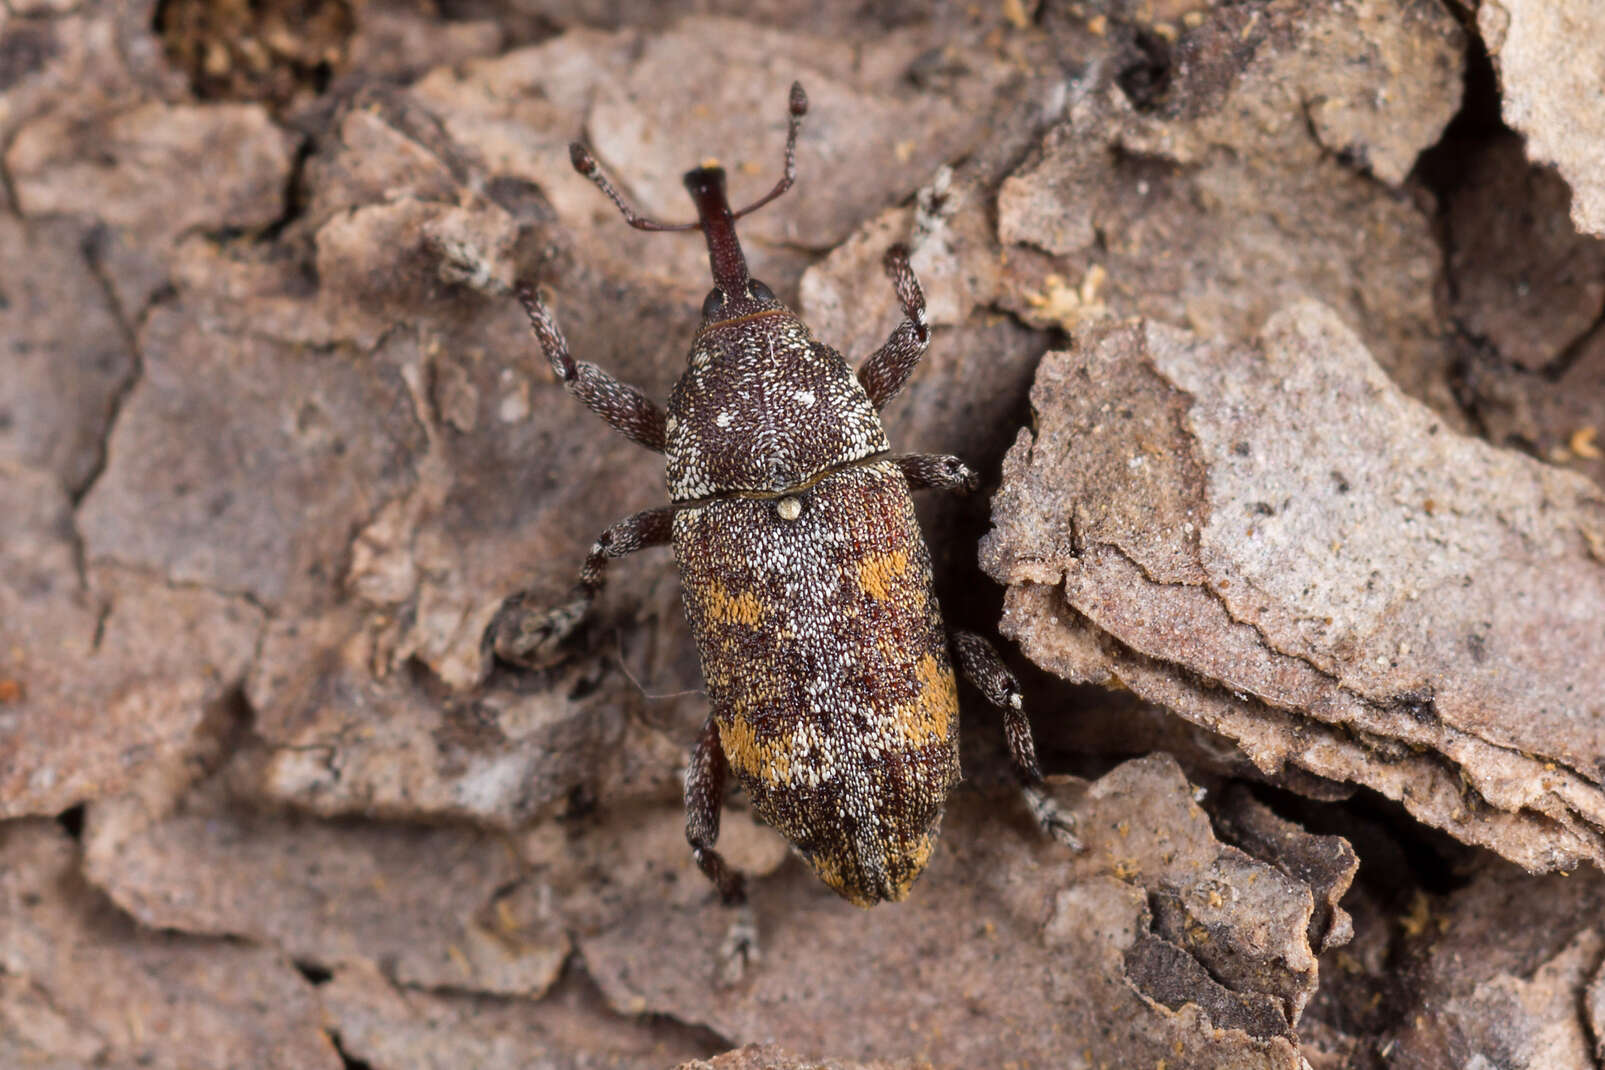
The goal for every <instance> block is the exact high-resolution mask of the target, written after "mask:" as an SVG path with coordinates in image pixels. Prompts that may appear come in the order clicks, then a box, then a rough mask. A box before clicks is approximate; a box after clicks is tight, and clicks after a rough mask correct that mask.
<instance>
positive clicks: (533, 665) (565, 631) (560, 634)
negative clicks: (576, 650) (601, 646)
mask: <svg viewBox="0 0 1605 1070" xmlns="http://www.w3.org/2000/svg"><path fill="white" fill-rule="evenodd" d="M588 608H589V603H588V602H587V601H586V600H585V599H583V598H577V599H574V600H573V601H571V602H567V603H565V604H563V605H561V606H558V607H556V608H555V609H547V610H541V609H535V608H533V607H531V606H530V604H529V598H528V596H527V595H525V594H524V593H522V592H520V593H519V594H515V595H512V596H511V597H509V598H508V599H507V600H506V601H505V602H503V603H502V605H501V608H500V609H498V610H497V611H496V615H495V616H494V617H492V618H491V622H490V625H489V626H488V627H487V628H486V629H485V638H486V640H487V645H489V647H490V649H491V650H492V651H494V652H495V654H496V656H497V657H498V658H500V659H501V660H502V661H505V662H508V663H509V664H512V665H518V666H521V667H523V668H526V669H540V668H545V667H546V666H548V665H551V664H552V663H553V662H555V661H557V660H558V649H557V648H558V647H559V645H561V644H562V642H563V640H564V639H567V638H568V637H569V636H570V635H572V634H573V633H574V629H575V628H577V627H578V626H579V623H580V621H581V620H583V619H584V618H585V611H586V610H587V609H588Z"/></svg>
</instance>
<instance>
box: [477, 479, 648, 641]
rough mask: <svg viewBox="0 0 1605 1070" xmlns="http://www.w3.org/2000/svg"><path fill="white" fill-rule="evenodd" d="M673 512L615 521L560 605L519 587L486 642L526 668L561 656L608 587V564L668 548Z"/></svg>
mask: <svg viewBox="0 0 1605 1070" xmlns="http://www.w3.org/2000/svg"><path fill="white" fill-rule="evenodd" d="M673 517H674V510H673V509H672V508H671V507H669V506H663V507H661V508H658V509H648V510H646V511H645V512H641V513H636V514H635V515H634V516H631V517H626V518H625V519H623V520H621V521H619V522H618V523H617V524H614V525H613V526H612V527H610V528H608V529H607V530H606V531H604V532H602V534H601V535H600V536H599V537H598V538H597V540H596V543H595V545H593V546H592V547H591V552H590V553H589V554H587V555H586V558H585V564H584V566H583V567H582V568H581V569H580V582H579V583H578V584H576V585H575V587H574V589H573V590H571V591H570V592H569V596H568V598H567V599H566V600H565V601H564V602H563V604H562V605H560V606H558V607H557V608H556V609H547V610H540V609H537V608H536V607H537V606H538V605H539V603H538V602H537V601H536V599H537V598H538V597H539V595H538V594H537V593H536V592H534V591H531V590H523V591H519V592H518V593H517V594H513V595H509V596H508V597H507V598H506V599H504V600H503V601H502V604H501V608H500V609H498V610H497V611H496V615H495V616H494V617H492V618H491V621H490V624H489V625H487V626H486V628H485V637H484V640H483V644H484V646H485V648H486V649H488V650H489V651H490V652H491V653H493V654H495V656H496V657H497V658H499V659H500V660H502V661H504V662H507V663H508V664H511V665H518V666H522V667H524V668H530V669H535V668H542V667H544V666H546V665H550V664H551V663H552V662H553V661H555V660H556V659H557V647H558V645H559V644H561V643H562V641H563V640H564V639H566V638H568V636H569V634H570V633H572V632H573V631H574V629H575V628H576V627H578V626H579V623H580V621H582V620H584V619H585V614H586V613H588V612H589V611H590V609H591V604H592V603H593V602H595V601H596V596H597V595H599V594H601V593H602V588H603V587H605V586H606V585H607V562H608V558H610V557H623V556H625V555H626V554H633V553H634V552H635V551H637V550H644V549H646V548H647V547H648V546H664V545H667V544H668V543H669V541H670V540H671V539H672V538H673V537H674V520H673Z"/></svg>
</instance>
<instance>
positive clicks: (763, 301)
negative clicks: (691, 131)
mask: <svg viewBox="0 0 1605 1070" xmlns="http://www.w3.org/2000/svg"><path fill="white" fill-rule="evenodd" d="M685 188H686V189H687V190H689V191H690V193H691V199H692V200H694V201H696V204H697V220H698V224H699V227H700V229H701V230H702V235H703V237H704V238H706V239H707V242H708V265H709V267H711V268H712V269H713V289H711V290H709V291H708V296H707V298H706V299H705V300H704V301H703V302H702V326H703V327H704V328H707V327H712V326H714V325H716V324H721V323H728V322H730V321H732V320H745V319H750V318H752V317H754V316H761V315H764V314H766V313H770V312H785V311H787V309H786V306H785V305H783V304H781V303H780V302H779V301H778V300H776V299H775V294H774V291H772V290H771V289H769V287H767V286H765V285H764V284H763V283H761V282H759V281H758V280H757V279H755V278H753V277H752V276H751V275H750V274H748V273H747V258H746V256H745V255H743V253H742V252H741V242H740V241H738V240H737V238H736V217H735V215H734V214H733V213H732V212H731V211H730V201H729V199H728V198H727V197H726V196H725V182H724V169H723V168H720V167H699V168H697V169H696V170H695V171H687V172H686V175H685Z"/></svg>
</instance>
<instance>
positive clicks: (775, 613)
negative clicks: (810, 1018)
mask: <svg viewBox="0 0 1605 1070" xmlns="http://www.w3.org/2000/svg"><path fill="white" fill-rule="evenodd" d="M806 110H807V98H806V97H805V96H804V95H803V91H802V87H801V86H800V85H793V86H792V90H791V98H790V122H789V127H788V132H787V138H786V165H785V172H784V175H783V177H782V178H781V180H780V181H779V182H778V183H777V184H776V185H775V187H774V188H773V189H772V190H771V191H770V192H769V193H768V194H767V195H766V196H764V197H763V198H761V199H759V200H758V201H756V202H754V203H753V204H751V205H748V206H747V207H746V208H743V209H742V210H740V211H739V212H732V211H731V209H730V205H729V202H728V200H727V199H726V196H725V176H724V173H723V172H722V171H720V170H719V169H717V168H711V167H699V168H697V169H695V170H693V171H690V172H688V173H687V174H686V176H685V185H686V189H687V190H688V191H689V192H690V194H691V198H692V200H693V202H694V203H695V204H696V208H697V222H696V223H687V224H672V225H671V224H664V223H659V222H656V221H653V220H650V219H645V218H643V217H641V216H640V215H639V214H638V213H637V212H636V211H635V210H634V209H633V208H632V207H631V206H630V205H629V204H628V202H626V201H625V200H624V199H623V198H622V197H621V196H620V195H619V193H618V192H617V190H615V189H614V188H613V186H612V184H611V183H610V182H609V181H608V180H607V178H606V176H604V175H603V174H602V172H601V169H600V168H599V167H598V166H597V164H596V161H595V160H594V159H592V158H591V156H590V154H589V153H588V152H586V151H585V149H584V148H583V147H582V146H580V145H578V144H576V145H574V146H572V150H571V155H572V158H573V162H574V166H575V167H576V168H577V169H578V170H579V171H580V172H581V173H582V174H584V175H586V176H587V177H589V178H590V179H591V180H592V181H593V182H594V183H595V184H596V185H597V186H598V187H599V188H600V189H601V190H602V192H603V193H604V194H606V195H607V196H608V197H609V198H610V199H611V200H612V201H613V203H614V204H615V205H616V206H617V207H618V209H619V211H620V212H621V213H622V214H623V215H624V218H625V220H626V221H627V222H628V223H629V224H630V225H631V226H634V227H637V228H639V229H643V230H700V231H701V232H702V234H703V237H704V238H705V240H706V242H707V246H708V260H709V265H710V267H711V269H712V274H713V289H712V290H711V291H710V292H709V293H708V296H707V298H706V300H705V301H704V302H703V305H702V318H701V323H700V324H699V326H698V327H697V330H696V332H695V335H694V337H693V340H692V348H691V354H690V358H689V361H688V364H687V368H686V371H685V373H684V375H683V376H682V377H681V378H680V381H679V382H678V383H677V384H676V386H675V388H674V391H673V394H672V396H671V397H670V399H669V404H668V409H667V411H666V412H665V411H664V410H662V409H660V408H658V406H657V405H656V404H655V403H654V402H652V401H651V400H650V399H648V398H646V397H645V396H644V395H642V394H641V393H640V392H639V391H637V390H635V389H634V388H633V387H629V386H626V385H624V384H622V383H619V382H618V381H617V380H615V379H613V378H612V377H611V376H609V375H607V374H606V373H605V372H603V371H601V370H600V369H598V368H596V367H595V366H593V365H589V364H584V363H580V362H576V361H574V360H573V359H572V358H571V357H570V356H569V354H568V347H567V345H566V344H565V343H564V341H563V336H562V334H561V333H560V332H559V331H558V329H557V325H556V323H555V321H554V320H553V317H552V314H551V313H550V311H548V309H547V308H546V306H545V304H544V303H542V302H541V300H540V299H539V298H538V297H537V296H536V295H535V294H534V293H533V291H531V290H529V289H528V288H523V289H521V291H520V297H521V299H522V301H523V303H524V307H525V310H526V311H527V312H528V314H529V318H530V323H531V325H532V326H533V328H534V330H535V334H536V336H537V338H538V339H539V340H540V343H541V347H542V349H543V350H544V351H545V353H546V356H547V359H548V360H549V361H550V362H551V365H552V369H553V371H554V372H555V373H556V374H557V376H558V378H559V379H560V380H561V381H562V382H563V383H564V384H565V386H566V387H567V388H568V389H569V390H570V392H572V393H573V394H575V395H576V396H577V397H578V398H579V399H580V400H581V401H582V402H584V403H585V404H586V405H587V406H589V407H590V408H591V409H592V410H593V411H595V412H596V413H597V414H598V415H600V416H601V417H602V418H603V419H605V420H606V421H607V422H608V423H609V424H610V425H612V426H613V427H614V428H615V429H617V430H619V431H620V432H622V433H624V434H625V435H628V436H629V437H630V438H632V439H634V440H635V441H637V442H639V443H640V444H642V445H643V446H646V447H647V448H649V449H653V450H656V451H658V452H661V453H663V454H664V455H665V461H666V466H665V467H666V473H665V474H666V477H667V484H668V491H669V496H670V498H671V500H672V504H671V505H669V506H667V507H660V508H656V509H649V510H647V511H645V512H643V513H638V514H636V515H635V516H633V517H629V518H628V519H626V520H623V521H621V522H619V523H618V524H615V525H614V526H613V527H611V528H609V529H608V530H607V531H606V532H604V533H603V535H602V537H601V538H600V539H599V540H598V541H597V544H596V546H595V548H594V549H593V550H592V552H591V554H590V556H589V557H588V558H587V559H586V562H585V566H584V568H583V569H582V570H581V573H580V584H579V586H578V587H577V588H576V589H575V590H574V592H573V593H572V595H571V596H570V598H569V600H568V601H567V602H565V603H564V604H563V605H560V606H557V607H555V608H551V609H548V610H546V611H543V612H535V611H532V609H531V608H530V607H531V604H532V601H533V595H531V594H529V593H527V592H524V593H519V594H515V595H513V596H512V597H510V598H508V599H507V600H506V601H505V602H504V603H503V605H502V608H501V610H500V611H499V612H498V613H497V615H496V617H495V619H494V620H493V621H492V623H491V625H490V627H489V628H488V629H487V631H486V643H487V646H488V647H489V648H490V649H491V650H492V651H493V652H494V653H495V655H496V656H497V657H498V658H500V659H502V660H503V661H507V662H511V663H514V664H520V665H537V664H541V663H543V662H544V661H546V660H549V659H550V658H551V656H552V651H553V648H554V647H555V646H556V644H558V643H559V642H560V641H561V640H562V639H563V637H564V636H565V635H567V634H568V633H569V632H571V631H572V630H573V629H574V627H575V625H576V624H577V623H578V621H579V620H580V619H581V617H582V616H583V614H584V612H585V610H586V609H587V608H588V607H589V605H590V604H591V602H592V601H593V600H594V599H595V597H596V594H597V592H598V591H600V590H601V588H602V585H603V582H604V580H605V570H606V565H607V561H608V559H609V558H614V557H621V556H623V555H625V554H628V553H632V552H633V551H635V550H638V549H641V548H642V547H646V546H656V545H662V544H665V543H672V544H673V546H674V554H675V559H676V560H677V561H678V563H679V566H680V576H681V582H682V588H683V596H684V600H685V607H686V616H687V619H688V620H689V621H690V624H691V629H692V632H693V634H694V636H695V637H696V641H697V646H698V649H699V651H700V653H701V659H702V671H703V675H704V677H705V678H706V681H707V690H708V697H709V699H710V701H711V704H712V709H711V712H710V716H709V718H708V722H707V724H706V725H705V727H704V728H703V731H702V733H701V735H700V737H699V738H698V740H697V743H696V746H695V748H694V750H693V752H692V756H691V761H690V763H689V764H688V766H687V769H686V838H687V839H688V840H689V841H690V844H691V848H692V854H693V856H694V857H695V859H696V861H697V864H698V866H699V867H700V868H701V869H702V870H703V872H704V873H706V874H707V876H708V877H709V879H710V880H712V881H713V882H714V884H715V885H716V886H717V888H718V889H719V892H720V894H721V896H722V897H723V898H724V900H725V901H726V902H727V903H733V904H735V903H741V902H743V901H744V898H745V889H744V882H743V879H742V877H741V875H740V874H739V873H738V872H736V871H735V870H733V869H731V868H730V867H729V866H728V865H727V864H726V863H725V861H724V859H723V858H722V857H721V856H720V854H719V852H718V851H717V850H716V849H715V847H714V844H715V842H716V840H717V839H718V835H719V813H720V808H721V805H722V800H723V795H724V783H725V776H726V774H727V773H729V772H733V773H734V774H735V776H736V779H737V780H738V781H739V782H740V783H741V785H742V787H743V788H745V789H746V791H747V792H748V794H749V795H750V796H751V798H752V806H753V810H754V812H755V813H756V814H757V815H758V816H759V817H760V818H762V819H763V820H764V821H766V822H768V823H769V824H770V825H772V826H774V827H775V828H776V829H778V830H779V831H780V832H781V833H782V834H783V835H785V836H786V838H787V839H788V840H789V841H790V842H791V843H792V845H793V846H794V847H795V849H796V850H797V852H798V853H799V854H801V855H802V857H804V858H805V859H807V861H808V862H809V864H810V865H811V866H812V867H813V869H814V871H815V872H816V873H818V874H819V876H820V878H821V879H823V880H824V882H825V883H826V884H827V885H829V886H830V887H831V888H833V889H835V890H836V891H837V892H838V893H840V894H841V895H842V896H843V897H844V898H846V899H848V900H850V901H851V902H853V903H857V904H859V905H860V906H870V905H872V904H874V903H876V902H879V901H881V900H887V899H892V900H896V899H902V898H904V897H905V896H907V895H908V894H909V890H910V888H911V886H912V884H913V882H914V880H915V879H916V878H917V877H918V876H919V874H920V873H921V871H922V870H924V868H925V866H926V863H927V862H928V861H929V859H930V856H931V851H932V848H933V846H934V844H935V841H936V834H937V828H938V826H939V825H940V822H941V819H942V811H943V807H944V805H945V802H946V799H947V795H948V792H949V790H950V789H951V788H952V787H953V785H954V784H955V783H957V782H958V780H959V758H958V700H957V693H956V690H955V687H954V679H953V668H954V658H955V656H956V658H957V661H958V663H959V667H960V668H961V669H962V670H963V671H964V672H965V674H966V675H967V676H968V677H969V678H970V679H972V680H973V681H974V682H975V683H976V685H977V686H978V687H979V688H980V690H981V691H982V693H983V694H984V695H986V697H987V698H988V699H989V700H990V701H992V702H993V703H994V704H996V705H997V706H998V707H999V709H1000V710H1001V711H1002V715H1003V721H1004V730H1005V731H1004V735H1005V739H1006V740H1007V741H1008V744H1009V749H1010V753H1011V756H1012V757H1013V760H1014V763H1015V766H1016V770H1017V772H1018V774H1019V776H1020V779H1021V781H1022V782H1023V784H1024V785H1025V786H1026V788H1027V791H1028V794H1027V798H1028V801H1029V802H1030V803H1031V806H1032V810H1033V813H1034V814H1035V815H1036V816H1037V818H1038V820H1039V821H1040V822H1041V823H1042V824H1043V826H1044V827H1045V828H1047V829H1048V830H1049V831H1050V832H1052V833H1053V834H1054V835H1056V836H1057V837H1058V838H1060V839H1061V840H1063V841H1064V842H1066V843H1069V844H1072V845H1073V844H1074V838H1073V836H1072V835H1071V833H1070V830H1069V823H1068V821H1067V820H1066V818H1064V817H1063V816H1062V815H1061V814H1060V812H1059V811H1058V809H1057V808H1056V807H1055V806H1054V804H1053V803H1052V800H1051V799H1049V798H1048V797H1047V796H1046V795H1044V794H1043V793H1041V792H1040V791H1037V790H1035V785H1037V784H1039V782H1040V780H1041V775H1040V773H1039V772H1038V770H1037V765H1036V756H1035V751H1034V748H1033V745H1032V741H1031V732H1030V726H1029V724H1028V723H1027V722H1026V719H1025V716H1024V714H1023V713H1021V712H1020V695H1019V687H1018V685H1017V684H1016V683H1015V680H1014V677H1013V676H1012V675H1011V674H1010V673H1009V670H1008V669H1007V668H1006V667H1005V666H1004V665H1003V663H1002V661H1001V660H1000V659H999V658H998V656H997V653H996V651H994V650H993V649H992V647H991V645H990V644H988V643H987V642H986V641H985V640H983V639H981V638H980V637H979V636H976V635H973V634H970V633H966V632H953V633H949V631H948V630H947V628H946V627H945V625H944V624H943V622H942V615H941V611H940V609H939V607H938V606H937V602H936V593H935V590H934V588H933V586H932V578H931V563H930V555H929V553H928V551H927V550H926V547H925V541H924V539H923V537H922V536H921V534H920V530H919V527H918V525H917V523H916V521H915V517H914V506H913V499H912V497H911V495H910V491H911V490H918V489H926V488H932V489H941V490H968V489H972V488H973V486H974V482H975V480H974V473H972V472H971V471H970V470H969V469H968V468H966V467H965V466H964V465H963V463H961V462H960V461H959V460H958V459H957V458H954V457H945V456H934V455H913V456H897V455H893V454H892V453H891V452H890V450H891V446H890V443H888V441H887V439H886V433H885V430H884V429H883V428H882V426H881V420H880V410H881V409H882V408H883V407H884V406H885V405H886V403H887V402H888V401H890V400H891V398H892V397H893V396H895V395H896V394H897V392H898V391H899V390H900V389H901V388H902V386H903V384H904V383H905V382H906V381H907V379H908V376H909V374H910V373H911V372H912V371H913V370H914V367H915V366H916V365H917V364H918V362H919V359H920V356H921V355H922V354H923V353H924V352H925V348H926V344H927V342H928V340H929V329H928V327H927V325H926V319H925V298H924V295H923V294H922V293H921V292H920V288H919V283H918V282H917V281H916V280H915V278H914V273H913V271H912V270H911V269H910V267H909V264H908V254H907V251H906V250H904V249H902V248H901V247H893V248H892V249H891V250H889V251H888V253H887V256H886V268H887V272H888V274H889V275H890V276H891V278H892V281H893V285H894V289H895V290H896V293H897V296H898V299H899V301H900V303H901V304H902V306H903V312H904V317H905V318H904V320H903V322H902V323H901V324H899V326H898V327H897V329H896V330H895V331H893V332H892V336H891V337H890V338H889V339H887V341H886V343H885V345H883V346H881V348H880V349H878V350H876V351H875V352H874V353H873V354H871V355H870V356H869V357H868V358H867V359H866V360H865V361H864V362H863V364H862V365H860V366H859V368H858V370H857V372H856V373H855V372H854V371H853V369H852V368H851V367H850V366H849V364H848V363H847V361H846V360H845V359H844V358H843V357H842V355H841V354H840V353H838V352H837V351H836V350H834V349H832V348H831V347H830V346H828V345H825V344H824V343H822V342H820V341H819V340H817V339H816V338H814V336H813V334H812V332H811V331H810V330H809V329H808V326H807V325H806V324H805V323H803V322H802V320H800V319H799V318H798V317H797V315H796V314H795V313H793V312H792V311H791V310H790V309H788V308H787V307H786V306H785V305H783V304H782V303H781V302H780V301H779V300H778V299H776V297H775V295H774V293H773V292H771V291H770V289H769V287H767V286H765V285H764V284H763V283H761V282H759V281H757V280H755V279H753V278H752V277H751V276H750V275H749V274H748V270H747V262H746V259H745V257H744V255H743V254H742V251H741V245H740V243H739V242H738V241H737V240H736V231H735V222H736V220H737V219H738V218H739V217H741V216H743V215H746V214H747V213H749V212H751V211H753V210H755V209H757V208H759V207H761V206H763V205H764V204H767V203H768V202H769V201H771V200H774V199H775V198H776V197H778V196H780V195H781V194H782V193H784V192H785V191H786V190H787V189H789V188H790V186H791V184H792V182H793V180H794V178H795V149H796V141H797V134H798V130H799V128H800V125H801V120H802V116H803V114H804V113H805V112H806ZM742 931H743V933H744V934H746V935H743V937H742V940H743V941H746V940H749V939H750V933H747V931H746V930H745V929H743V930H742ZM736 950H737V951H738V952H739V953H742V954H745V952H746V950H747V945H746V944H745V943H743V944H741V945H740V946H738V947H737V949H736Z"/></svg>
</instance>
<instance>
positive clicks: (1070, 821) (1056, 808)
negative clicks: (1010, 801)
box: [1020, 786, 1086, 851]
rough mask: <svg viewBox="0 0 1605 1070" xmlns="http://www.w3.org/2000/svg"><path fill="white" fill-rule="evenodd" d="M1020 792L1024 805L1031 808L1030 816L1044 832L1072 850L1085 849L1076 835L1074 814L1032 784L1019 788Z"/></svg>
mask: <svg viewBox="0 0 1605 1070" xmlns="http://www.w3.org/2000/svg"><path fill="white" fill-rule="evenodd" d="M1020 794H1021V795H1023V796H1024V797H1025V804H1026V806H1028V807H1030V808H1031V816H1032V817H1033V818H1035V819H1036V822H1037V826H1038V827H1039V828H1041V829H1042V831H1043V832H1044V833H1046V834H1047V835H1049V836H1051V837H1053V839H1054V840H1056V841H1057V842H1059V843H1061V844H1063V845H1064V846H1065V847H1068V848H1069V849H1070V850H1072V851H1084V850H1086V847H1085V845H1083V844H1082V842H1081V840H1080V839H1079V838H1078V837H1077V836H1076V819H1075V816H1074V815H1073V814H1071V813H1070V812H1069V811H1067V810H1065V809H1063V808H1062V807H1060V805H1059V804H1058V803H1057V802H1056V801H1054V799H1053V797H1052V796H1050V795H1049V794H1048V793H1047V792H1045V791H1043V790H1042V789H1041V788H1039V787H1034V786H1032V787H1024V788H1021V789H1020Z"/></svg>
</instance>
